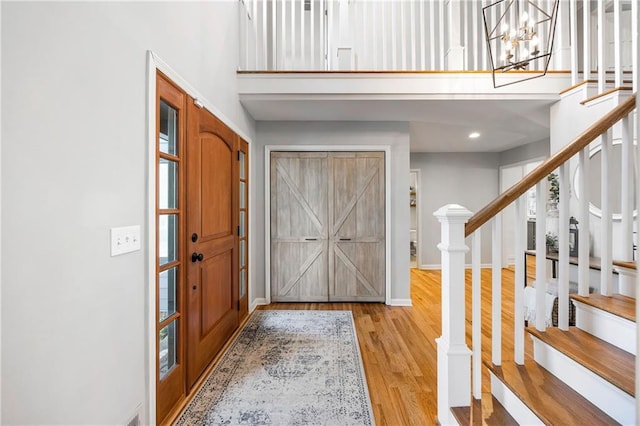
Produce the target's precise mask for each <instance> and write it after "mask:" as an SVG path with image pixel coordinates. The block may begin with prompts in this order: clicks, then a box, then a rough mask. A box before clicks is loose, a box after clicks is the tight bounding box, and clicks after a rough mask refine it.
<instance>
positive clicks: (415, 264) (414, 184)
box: [409, 170, 420, 268]
mask: <svg viewBox="0 0 640 426" xmlns="http://www.w3.org/2000/svg"><path fill="white" fill-rule="evenodd" d="M419 187H420V170H411V171H410V172H409V256H410V262H409V264H410V266H411V268H419V267H420V203H419V200H420V197H419Z"/></svg>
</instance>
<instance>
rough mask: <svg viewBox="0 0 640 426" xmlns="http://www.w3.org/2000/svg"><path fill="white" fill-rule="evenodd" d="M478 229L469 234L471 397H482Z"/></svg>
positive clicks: (480, 280)
mask: <svg viewBox="0 0 640 426" xmlns="http://www.w3.org/2000/svg"><path fill="white" fill-rule="evenodd" d="M480 242H481V239H480V230H479V229H478V230H477V231H476V232H474V233H473V234H471V334H472V335H471V341H472V342H473V361H472V362H473V368H472V371H473V397H474V398H476V399H480V398H482V275H481V269H480V263H481V261H482V257H481V256H482V253H481V250H480V247H481V244H480Z"/></svg>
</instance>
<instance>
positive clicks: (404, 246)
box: [251, 122, 410, 302]
mask: <svg viewBox="0 0 640 426" xmlns="http://www.w3.org/2000/svg"><path fill="white" fill-rule="evenodd" d="M265 145H329V146H331V145H390V146H391V170H390V173H391V286H392V287H391V298H392V302H394V300H395V301H396V302H397V301H406V300H408V299H409V298H410V294H409V124H408V123H382V122H359V123H355V122H259V123H258V124H257V135H256V140H255V142H254V144H253V145H252V151H251V156H252V158H253V168H254V170H255V176H256V177H255V179H254V180H253V185H252V187H251V196H252V212H253V217H254V218H255V220H254V222H253V224H252V226H253V230H254V232H255V239H254V240H253V248H252V250H251V253H252V255H253V256H252V259H253V260H252V262H253V266H254V268H253V270H254V271H255V273H254V274H253V280H252V283H251V289H252V294H254V295H256V297H266V296H265V293H264V291H265V283H264V277H265V276H266V275H267V274H268V273H269V272H268V271H266V269H265V264H264V256H260V253H264V247H265V245H264V244H265V241H264V227H265V222H264V220H265V219H266V218H265V216H264V196H265V188H264V180H263V179H262V176H264V151H265V150H264V147H265Z"/></svg>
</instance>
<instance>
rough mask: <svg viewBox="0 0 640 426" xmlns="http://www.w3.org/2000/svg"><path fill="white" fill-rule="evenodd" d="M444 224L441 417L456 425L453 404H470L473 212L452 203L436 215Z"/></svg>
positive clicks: (439, 360)
mask: <svg viewBox="0 0 640 426" xmlns="http://www.w3.org/2000/svg"><path fill="white" fill-rule="evenodd" d="M433 215H434V216H436V217H437V218H438V220H439V221H440V223H441V227H442V228H441V229H442V242H441V243H440V244H438V248H439V249H440V251H441V252H442V284H441V286H442V336H440V337H439V338H438V339H436V344H437V346H438V384H437V385H438V413H437V414H438V420H439V421H440V423H441V424H443V425H449V424H451V425H456V424H457V422H456V421H455V419H454V418H453V415H452V414H451V407H468V406H470V404H471V393H470V392H469V391H470V389H471V351H470V350H469V348H468V347H467V345H466V342H465V297H464V292H465V271H464V269H465V253H466V252H467V251H468V248H467V246H465V244H464V225H465V223H466V222H467V221H468V220H469V218H470V217H471V212H470V211H469V210H467V209H465V208H464V207H462V206H459V205H457V204H449V205H446V206H443V207H441V208H440V209H438V210H437V211H436V212H435V213H434V214H433Z"/></svg>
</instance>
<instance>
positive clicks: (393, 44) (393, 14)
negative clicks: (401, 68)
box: [391, 2, 404, 71]
mask: <svg viewBox="0 0 640 426" xmlns="http://www.w3.org/2000/svg"><path fill="white" fill-rule="evenodd" d="M396 6H397V4H396V3H395V2H391V69H392V70H393V71H397V70H398V68H397V67H396V59H397V54H396V49H397V45H396ZM403 27H404V25H403Z"/></svg>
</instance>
